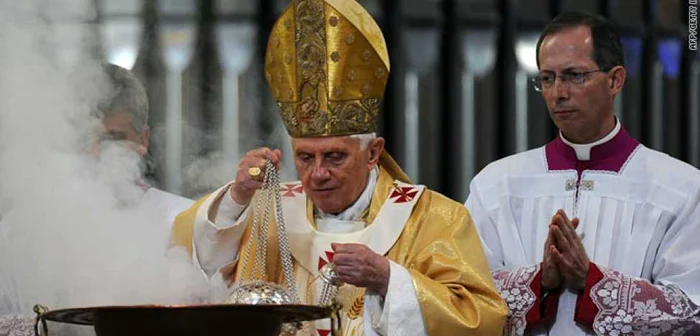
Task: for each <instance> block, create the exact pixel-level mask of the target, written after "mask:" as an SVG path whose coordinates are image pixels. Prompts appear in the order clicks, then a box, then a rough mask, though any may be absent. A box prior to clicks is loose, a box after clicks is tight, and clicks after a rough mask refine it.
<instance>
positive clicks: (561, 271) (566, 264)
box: [542, 210, 590, 290]
mask: <svg viewBox="0 0 700 336" xmlns="http://www.w3.org/2000/svg"><path fill="white" fill-rule="evenodd" d="M578 224H579V219H578V218H574V219H572V220H569V218H568V217H567V216H566V213H565V212H564V210H559V211H557V213H556V214H554V216H552V221H551V223H550V224H549V234H548V235H547V240H546V241H545V246H544V258H543V259H544V260H543V263H542V272H543V274H542V287H544V288H546V289H555V288H559V287H561V285H562V284H564V285H566V286H567V287H569V288H573V289H576V290H583V289H584V288H585V287H586V274H587V273H588V267H589V264H590V259H589V258H588V255H587V254H586V250H585V248H584V247H583V243H582V242H581V237H579V235H578V234H577V233H576V227H578Z"/></svg>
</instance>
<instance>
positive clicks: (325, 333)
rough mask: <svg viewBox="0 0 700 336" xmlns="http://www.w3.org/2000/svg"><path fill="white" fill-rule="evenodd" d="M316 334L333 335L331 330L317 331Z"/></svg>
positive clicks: (322, 335) (320, 335)
mask: <svg viewBox="0 0 700 336" xmlns="http://www.w3.org/2000/svg"><path fill="white" fill-rule="evenodd" d="M316 332H317V333H318V335H319V336H328V335H330V334H331V330H330V329H316Z"/></svg>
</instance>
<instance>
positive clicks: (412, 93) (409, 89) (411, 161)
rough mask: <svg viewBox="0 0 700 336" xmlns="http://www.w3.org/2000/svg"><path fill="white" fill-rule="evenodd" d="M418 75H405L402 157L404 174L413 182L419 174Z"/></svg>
mask: <svg viewBox="0 0 700 336" xmlns="http://www.w3.org/2000/svg"><path fill="white" fill-rule="evenodd" d="M418 83H419V78H418V73H417V72H415V71H409V72H407V73H406V78H405V85H406V115H405V120H404V123H405V125H404V128H405V139H406V143H405V144H404V150H405V152H404V157H405V160H406V173H407V174H408V176H409V177H410V178H411V179H413V180H414V181H417V180H418V177H419V173H420V168H419V167H420V164H419V160H418V157H419V146H418V141H419V137H420V124H419V113H420V91H419V89H418Z"/></svg>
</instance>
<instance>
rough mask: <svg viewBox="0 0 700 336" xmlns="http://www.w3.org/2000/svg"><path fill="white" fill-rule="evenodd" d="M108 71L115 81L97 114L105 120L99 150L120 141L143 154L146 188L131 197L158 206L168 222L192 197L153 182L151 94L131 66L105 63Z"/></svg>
mask: <svg viewBox="0 0 700 336" xmlns="http://www.w3.org/2000/svg"><path fill="white" fill-rule="evenodd" d="M105 73H106V74H107V75H108V79H109V83H110V84H111V85H112V91H111V96H110V97H108V98H107V99H106V100H104V101H103V102H102V104H100V106H99V108H98V116H99V118H100V119H101V120H102V129H101V130H100V140H99V142H98V144H97V145H96V146H95V148H94V151H95V153H96V154H99V152H100V151H101V150H102V148H103V147H104V146H106V145H110V144H114V143H117V144H120V145H124V146H126V147H127V148H129V149H131V150H133V152H135V153H136V154H138V156H139V157H140V168H141V172H142V174H141V176H139V178H138V179H137V180H136V181H135V182H136V183H137V184H138V185H139V186H141V188H142V190H143V191H144V193H143V195H142V196H141V198H140V199H137V200H130V201H133V202H138V203H140V206H148V207H153V208H155V209H157V210H158V211H159V212H160V213H161V214H162V215H163V219H164V221H165V222H166V223H168V224H171V223H172V222H173V221H174V220H175V216H177V214H178V213H180V212H181V211H184V210H185V209H187V208H188V207H189V206H190V205H192V203H193V201H192V200H190V199H188V198H185V197H182V196H179V195H175V194H172V193H169V192H166V191H163V190H160V189H158V188H156V187H153V186H152V183H151V182H150V181H148V180H147V179H146V177H145V174H146V170H147V167H148V164H147V154H148V145H149V141H150V135H151V132H150V129H149V127H148V112H149V111H148V109H149V106H148V96H147V94H146V90H145V88H144V87H143V85H142V84H141V82H140V81H139V80H138V78H136V76H134V74H133V73H131V72H130V71H129V70H127V69H124V68H122V67H119V66H117V65H114V64H107V65H105Z"/></svg>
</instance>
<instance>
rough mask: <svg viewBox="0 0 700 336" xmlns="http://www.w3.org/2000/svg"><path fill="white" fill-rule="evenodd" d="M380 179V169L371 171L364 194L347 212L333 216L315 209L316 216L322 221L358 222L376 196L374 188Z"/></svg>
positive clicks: (375, 168)
mask: <svg viewBox="0 0 700 336" xmlns="http://www.w3.org/2000/svg"><path fill="white" fill-rule="evenodd" d="M378 177H379V168H378V167H374V169H372V170H370V172H369V178H368V179H367V186H366V187H365V190H364V191H363V192H362V194H361V195H360V197H358V198H357V201H355V203H354V204H353V205H351V206H350V207H349V208H347V209H345V211H343V212H341V213H339V214H337V215H333V214H327V213H324V212H323V211H321V209H318V208H315V210H316V211H315V213H316V216H317V217H318V218H320V219H338V220H346V221H356V220H358V219H359V218H360V216H362V212H364V211H365V209H367V207H368V206H369V203H370V202H371V201H372V195H373V194H374V186H375V185H377V178H378Z"/></svg>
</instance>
